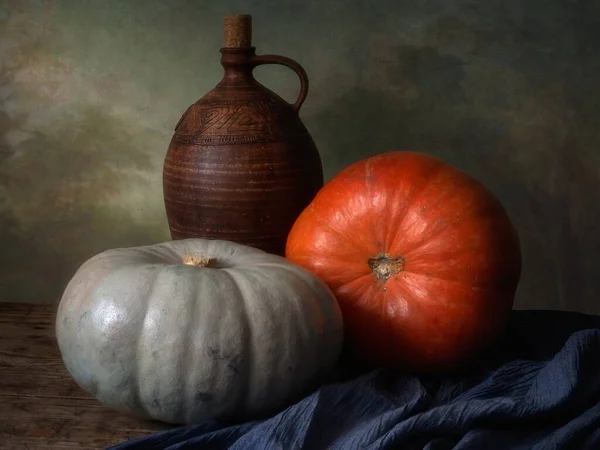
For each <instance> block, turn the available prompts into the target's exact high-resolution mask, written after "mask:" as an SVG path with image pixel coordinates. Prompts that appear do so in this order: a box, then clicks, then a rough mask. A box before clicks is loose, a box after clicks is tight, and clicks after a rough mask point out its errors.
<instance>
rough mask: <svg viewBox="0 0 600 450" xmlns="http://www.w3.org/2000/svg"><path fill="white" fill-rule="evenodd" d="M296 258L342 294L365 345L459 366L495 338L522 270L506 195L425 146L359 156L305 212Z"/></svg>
mask: <svg viewBox="0 0 600 450" xmlns="http://www.w3.org/2000/svg"><path fill="white" fill-rule="evenodd" d="M286 257H287V258H288V259H289V260H290V261H292V262H294V263H296V264H298V265H300V266H303V267H305V268H307V269H308V270H310V271H311V272H313V273H314V274H316V275H318V276H319V277H320V278H322V279H323V280H324V281H325V282H326V283H327V284H328V285H329V287H330V288H331V289H332V290H333V292H334V293H335V294H336V296H337V299H338V302H339V303H340V307H341V310H342V314H343V317H344V322H345V327H346V338H347V341H348V343H349V345H350V348H352V349H353V351H354V352H355V353H356V355H358V356H359V357H361V358H362V359H364V360H366V361H369V362H372V363H376V364H380V365H384V366H400V367H403V368H404V369H408V370H414V371H439V370H453V369H455V368H457V367H459V366H461V365H462V364H464V363H465V362H469V361H470V360H471V358H474V357H475V356H477V355H479V354H480V352H481V351H483V349H484V348H486V347H487V346H488V345H490V344H492V343H493V342H494V341H495V339H496V338H498V337H499V335H500V334H501V333H502V331H503V329H504V327H505V325H506V323H507V319H508V316H509V314H510V311H511V309H512V307H513V302H514V296H515V291H516V289H517V285H518V282H519V278H520V275H521V251H520V246H519V239H518V235H517V232H516V231H515V228H514V227H513V225H512V223H511V221H510V219H509V217H508V216H507V214H506V212H505V210H504V208H503V207H502V205H501V203H500V202H499V201H498V199H496V198H495V197H494V196H493V195H492V194H491V193H490V192H489V191H488V190H487V189H486V188H485V187H484V186H483V185H482V184H481V183H480V182H478V181H477V180H475V179H474V178H472V177H471V176H469V175H467V174H465V173H464V172H462V171H460V170H458V169H457V168H455V167H453V166H451V165H450V164H447V163H445V162H444V161H442V160H440V159H438V158H435V157H432V156H428V155H424V154H420V153H414V152H390V153H384V154H381V155H378V156H375V157H373V158H369V159H366V160H363V161H359V162H357V163H355V164H352V165H351V166H349V167H347V168H346V169H345V170H343V171H342V172H341V173H339V174H338V175H337V176H336V177H334V178H333V179H332V180H331V181H329V182H328V183H327V184H326V185H325V186H324V187H323V188H322V189H321V191H320V192H319V193H318V194H317V196H316V197H315V198H314V200H313V201H312V203H311V204H310V205H309V206H308V207H307V208H306V209H305V210H304V211H303V212H302V214H301V215H300V216H299V217H298V219H297V221H296V222H295V224H294V226H293V228H292V230H291V232H290V234H289V237H288V240H287V245H286Z"/></svg>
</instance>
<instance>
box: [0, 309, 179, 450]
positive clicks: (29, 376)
mask: <svg viewBox="0 0 600 450" xmlns="http://www.w3.org/2000/svg"><path fill="white" fill-rule="evenodd" d="M54 318H55V308H54V307H52V306H49V305H22V304H14V303H0V449H3V450H4V449H26V450H34V449H50V448H51V449H58V450H60V449H105V448H106V447H108V446H110V445H114V444H117V443H120V442H123V441H126V440H128V439H133V438H136V437H141V436H145V435H148V434H151V433H155V432H157V431H161V430H164V429H167V427H168V426H167V425H165V424H161V423H158V422H148V421H141V420H137V419H134V418H132V417H128V416H126V415H123V414H118V413H115V412H112V411H110V410H109V409H107V408H104V407H103V406H102V405H101V404H100V403H99V402H97V401H96V400H95V399H94V398H93V397H92V396H90V395H89V394H87V393H86V392H85V391H83V390H82V389H81V388H80V387H79V386H77V384H76V383H75V381H74V380H73V379H72V378H71V376H70V375H69V373H68V372H67V370H66V369H65V367H64V365H63V362H62V360H61V357H60V354H59V351H58V346H57V344H56V340H55V338H54Z"/></svg>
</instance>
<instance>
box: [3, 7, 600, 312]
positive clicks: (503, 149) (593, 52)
mask: <svg viewBox="0 0 600 450" xmlns="http://www.w3.org/2000/svg"><path fill="white" fill-rule="evenodd" d="M0 5H1V6H0V300H2V301H20V302H48V303H50V302H57V301H58V299H59V297H60V294H61V292H62V289H63V287H64V285H65V283H66V282H67V280H68V278H69V277H70V276H71V275H72V274H73V272H74V270H75V269H76V268H77V267H78V266H79V264H81V262H83V260H84V259H86V258H88V257H90V256H91V255H93V254H94V253H97V252H99V251H102V250H104V249H107V248H110V247H115V246H126V245H136V244H143V243H152V242H157V241H161V240H163V239H168V231H167V225H166V218H165V214H164V210H163V203H162V191H161V189H162V186H161V170H162V161H163V158H164V154H165V150H166V148H167V146H168V141H169V139H170V136H171V133H172V129H173V126H174V125H175V123H176V122H177V120H178V119H179V117H180V115H181V113H182V112H183V111H184V109H185V108H186V107H187V106H188V105H189V104H190V103H192V102H193V101H195V100H196V99H197V98H198V97H200V96H201V95H203V94H204V93H205V92H206V91H207V90H209V89H210V88H212V87H213V86H214V84H216V83H217V82H218V80H219V78H220V75H221V67H220V65H219V56H220V55H219V54H218V48H219V47H220V46H221V44H222V18H223V16H224V15H226V14H231V13H251V14H252V15H253V17H254V25H255V32H254V37H255V39H254V41H255V44H256V45H257V46H258V51H259V52H261V53H280V54H284V55H286V56H290V57H292V58H294V59H296V60H298V61H299V62H301V63H302V64H303V65H304V66H305V68H306V70H307V71H308V73H309V75H310V77H311V87H312V89H311V92H310V94H309V98H308V101H307V103H306V104H305V107H304V109H303V111H302V118H303V120H304V121H305V123H306V125H307V127H308V128H309V130H310V131H311V133H312V134H313V137H314V139H315V141H316V142H317V145H318V146H319V148H320V150H321V153H322V157H323V161H324V166H325V170H326V175H327V178H330V177H331V176H332V175H333V174H335V173H336V172H337V171H338V170H340V169H341V168H342V167H343V166H345V165H347V164H349V163H351V162H353V161H355V160H357V159H360V158H363V157H365V156H368V155H370V154H374V153H377V152H381V151H385V150H390V149H397V148H398V149H414V150H421V151H426V152H430V153H432V154H435V155H438V156H441V157H443V158H446V159H447V160H449V161H450V162H452V163H454V164H456V165H457V166H459V167H461V168H463V169H465V170H467V171H468V172H470V173H471V174H473V175H475V176H476V177H478V178H480V179H481V180H482V181H484V182H485V183H486V184H487V186H488V187H489V188H490V189H491V190H492V191H493V192H495V193H496V194H497V195H498V196H499V197H500V198H501V199H502V200H503V202H504V203H505V204H506V206H507V209H508V210H509V213H510V214H511V216H512V217H513V219H514V221H515V223H516V224H517V226H518V228H519V230H520V234H521V237H522V242H523V250H524V265H525V266H524V273H523V281H522V283H521V286H520V290H519V293H518V299H517V307H519V308H557V309H570V310H579V311H584V312H592V313H600V298H599V296H598V294H600V276H598V275H597V271H598V269H600V257H599V256H598V255H599V254H600V233H599V231H598V230H599V228H600V211H599V210H600V149H599V146H598V144H599V136H600V131H599V130H600V111H599V109H600V106H599V105H600V84H599V82H598V80H600V58H599V57H598V53H597V48H599V46H600V24H599V23H598V18H600V2H592V1H583V0H582V1H566V0H564V1H563V0H543V1H542V0H529V1H527V2H523V1H518V0H504V1H492V0H490V1H486V2H481V1H475V0H473V1H466V0H454V1H448V0H429V1H426V2H423V1H417V0H409V1H403V2H397V1H392V0H383V1H381V0H380V1H366V0H362V1H357V0H355V1H341V0H330V1H317V0H285V1H284V0H256V1H248V0H236V1H220V2H216V1H208V0H193V1H192V0H170V1H169V2H166V1H161V0H147V1H132V0H112V1H98V0H62V1H61V0H54V1H51V0H28V1H27V0H22V1H18V0H12V1H11V0H0ZM257 77H258V78H259V79H260V80H261V81H262V82H263V83H265V84H266V85H268V86H269V87H270V88H272V89H273V90H275V91H277V92H279V93H280V94H282V95H283V96H284V97H285V98H286V99H288V100H292V99H294V97H295V95H296V92H297V80H296V79H295V76H294V75H293V73H292V72H289V71H287V70H286V69H285V68H280V67H265V68H259V69H257Z"/></svg>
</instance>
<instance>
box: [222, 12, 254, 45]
mask: <svg viewBox="0 0 600 450" xmlns="http://www.w3.org/2000/svg"><path fill="white" fill-rule="evenodd" d="M251 46H252V16H250V15H248V14H238V15H234V16H226V17H225V47H228V48H246V47H251Z"/></svg>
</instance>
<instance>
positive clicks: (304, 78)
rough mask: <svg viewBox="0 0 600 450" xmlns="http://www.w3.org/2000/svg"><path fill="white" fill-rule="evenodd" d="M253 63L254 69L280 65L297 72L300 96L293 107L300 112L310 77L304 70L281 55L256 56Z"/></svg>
mask: <svg viewBox="0 0 600 450" xmlns="http://www.w3.org/2000/svg"><path fill="white" fill-rule="evenodd" d="M252 61H253V64H254V67H256V66H261V65H263V64H280V65H282V66H286V67H289V68H290V69H292V70H293V71H294V72H296V75H298V78H300V93H299V94H298V99H297V100H296V103H294V104H293V105H292V107H293V108H294V109H295V110H296V112H298V111H300V107H301V106H302V104H303V103H304V100H306V96H307V95H308V75H306V71H305V70H304V68H303V67H302V66H301V65H300V64H298V63H297V62H296V61H294V60H293V59H290V58H286V57H285V56H279V55H256V56H254V58H253V59H252Z"/></svg>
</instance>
